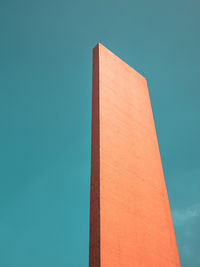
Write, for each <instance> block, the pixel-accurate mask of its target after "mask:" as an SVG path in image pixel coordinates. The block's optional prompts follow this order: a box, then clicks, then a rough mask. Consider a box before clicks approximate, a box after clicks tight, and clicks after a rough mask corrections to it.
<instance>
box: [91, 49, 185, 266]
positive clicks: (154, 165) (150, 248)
mask: <svg viewBox="0 0 200 267" xmlns="http://www.w3.org/2000/svg"><path fill="white" fill-rule="evenodd" d="M89 265H90V267H118V266H123V267H137V266H138V267H142V266H144V267H148V266H149V267H165V266H166V267H172V266H180V260H179V255H178V249H177V245H176V238H175V233H174V228H173V222H172V217H171V211H170V206H169V201H168V196H167V190H166V185H165V180H164V175H163V170H162V164H161V159H160V153H159V147H158V142H157V136H156V130H155V126H154V119H153V114H152V110H151V103H150V98H149V93H148V87H147V82H146V79H145V78H144V77H143V76H141V75H140V74H139V73H137V72H136V71H135V70H134V69H132V68H131V67H130V66H128V65H127V64H126V63H125V62H123V61H122V60H121V59H120V58H118V57H117V56H115V55H114V54H113V53H112V52H110V51H109V50H108V49H106V48H105V47H104V46H103V45H101V44H98V45H97V46H96V47H95V48H94V50H93V88H92V156H91V195H90V257H89Z"/></svg>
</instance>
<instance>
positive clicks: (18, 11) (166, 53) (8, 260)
mask: <svg viewBox="0 0 200 267" xmlns="http://www.w3.org/2000/svg"><path fill="white" fill-rule="evenodd" d="M199 10H200V2H199V1H195V0H191V1H186V0H182V1H176V0H175V1H174V0H173V1H172V0H169V1H158V0H152V1H144V0H140V1H127V0H123V1H122V0H115V1H114V0H107V1H105V0H103V1H94V0H93V1H89V0H85V1H66V0H65V1H64V0H57V1H51V0H49V1H47V0H34V1H30V0H18V1H9V0H7V1H4V0H0V266H1V267H35V266H37V267H45V266H48V267H55V266H56V267H64V266H67V267H79V266H80V267H86V266H88V255H89V249H88V248H89V192H90V189H89V187H90V145H91V141H90V139H91V100H92V98H91V93H92V49H93V47H94V46H95V45H96V44H97V42H101V43H102V44H103V45H105V46H106V47H107V48H109V49H110V50H112V51H113V52H114V53H116V54H117V55H118V56H119V57H121V58H122V59H123V60H125V61H126V62H127V63H128V64H129V65H131V66H132V67H133V68H135V69H136V70H137V71H139V72H140V73H141V74H142V75H144V76H145V77H146V78H147V80H148V86H149V92H150V97H151V102H152V107H153V113H154V118H155V124H156V129H157V135H158V141H159V146H160V151H161V157H162V162H163V169H164V173H165V179H166V184H167V189H168V195H169V199H170V205H171V210H172V215H173V220H174V226H175V231H176V237H177V243H178V248H179V253H180V258H181V262H182V266H183V267H198V266H200V253H199V252H200V193H199V189H200V161H199V159H200V156H199V151H200V139H199V138H200V121H199V117H200V88H199V84H200V52H199V47H200V34H199V25H200V16H199Z"/></svg>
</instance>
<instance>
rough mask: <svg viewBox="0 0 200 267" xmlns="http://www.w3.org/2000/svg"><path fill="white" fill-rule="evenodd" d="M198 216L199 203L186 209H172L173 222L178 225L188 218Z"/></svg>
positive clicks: (199, 211)
mask: <svg viewBox="0 0 200 267" xmlns="http://www.w3.org/2000/svg"><path fill="white" fill-rule="evenodd" d="M198 216H200V203H198V204H196V205H193V206H191V207H189V208H187V209H182V210H174V211H172V217H173V221H174V224H176V225H180V224H183V223H185V222H186V221H188V220H191V219H194V218H196V217H198Z"/></svg>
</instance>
